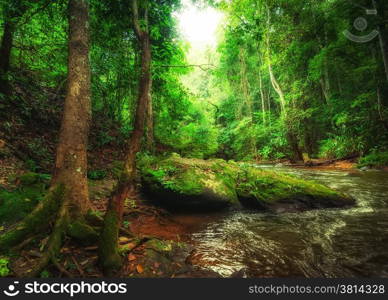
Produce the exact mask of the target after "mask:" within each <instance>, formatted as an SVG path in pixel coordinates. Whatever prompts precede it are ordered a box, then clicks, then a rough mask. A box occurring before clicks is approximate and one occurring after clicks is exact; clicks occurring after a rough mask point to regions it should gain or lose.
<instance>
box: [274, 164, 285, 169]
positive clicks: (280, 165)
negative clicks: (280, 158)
mask: <svg viewBox="0 0 388 300" xmlns="http://www.w3.org/2000/svg"><path fill="white" fill-rule="evenodd" d="M283 167H284V164H282V163H278V164H276V165H275V168H283Z"/></svg>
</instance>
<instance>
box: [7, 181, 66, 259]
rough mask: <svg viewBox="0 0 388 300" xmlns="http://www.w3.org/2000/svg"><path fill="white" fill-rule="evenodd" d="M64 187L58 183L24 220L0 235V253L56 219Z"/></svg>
mask: <svg viewBox="0 0 388 300" xmlns="http://www.w3.org/2000/svg"><path fill="white" fill-rule="evenodd" d="M63 196H64V187H63V186H62V185H57V186H55V187H54V188H52V189H50V190H49V192H48V193H47V195H46V197H45V198H44V200H43V201H41V202H40V203H39V204H38V206H37V207H36V208H35V209H34V211H33V212H32V213H31V214H30V215H29V216H28V217H26V218H25V219H24V220H23V221H21V222H20V223H18V224H17V225H16V226H15V227H14V228H13V229H11V230H9V231H7V232H6V233H4V234H2V235H1V236H0V253H1V252H7V251H9V249H11V248H12V247H13V246H16V245H18V244H20V243H21V242H23V240H25V239H26V238H28V237H29V236H31V235H33V234H36V233H38V232H41V231H42V230H44V229H46V228H47V227H48V226H49V225H50V222H51V221H53V220H54V218H55V216H56V215H57V212H58V210H59V208H60V206H61V203H62V202H63Z"/></svg>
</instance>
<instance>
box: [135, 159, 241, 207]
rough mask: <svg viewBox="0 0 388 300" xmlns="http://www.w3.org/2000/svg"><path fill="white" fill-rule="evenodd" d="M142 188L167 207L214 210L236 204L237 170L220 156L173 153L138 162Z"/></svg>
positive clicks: (150, 196)
mask: <svg viewBox="0 0 388 300" xmlns="http://www.w3.org/2000/svg"><path fill="white" fill-rule="evenodd" d="M139 165H140V169H141V177H142V186H143V191H144V193H145V194H146V195H148V196H149V198H150V199H151V200H154V201H157V202H158V203H159V204H161V205H163V206H166V207H168V208H174V209H186V210H217V209H223V208H226V207H229V206H232V205H239V201H238V198H237V194H236V190H235V187H236V179H237V173H236V170H235V169H234V168H233V167H232V166H231V165H229V164H228V163H226V162H225V161H222V160H209V161H205V160H200V159H186V158H181V157H179V156H178V155H173V156H171V157H169V158H167V159H163V160H156V159H155V160H149V161H147V163H144V162H143V163H140V164H139Z"/></svg>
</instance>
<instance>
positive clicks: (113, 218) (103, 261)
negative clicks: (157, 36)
mask: <svg viewBox="0 0 388 300" xmlns="http://www.w3.org/2000/svg"><path fill="white" fill-rule="evenodd" d="M118 224H119V217H118V216H117V214H116V213H115V212H114V211H113V210H108V211H107V213H106V215H105V218H104V226H103V229H102V232H101V234H100V240H99V245H98V259H99V264H100V265H101V267H102V269H103V270H104V273H105V274H107V275H112V273H113V272H114V271H115V270H118V269H119V268H120V267H121V265H122V258H121V256H120V253H119V249H118V246H117V241H118V238H119V237H118V233H119V231H118Z"/></svg>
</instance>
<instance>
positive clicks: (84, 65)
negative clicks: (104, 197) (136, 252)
mask: <svg viewBox="0 0 388 300" xmlns="http://www.w3.org/2000/svg"><path fill="white" fill-rule="evenodd" d="M88 6H89V5H88V0H69V56H68V87H67V95H66V99H65V105H64V112H63V117H62V123H61V129H60V135H59V143H58V146H57V154H56V162H55V169H54V173H53V179H52V182H51V185H50V189H49V191H48V193H47V194H46V196H45V198H44V200H42V201H41V202H40V203H39V205H38V206H37V207H36V208H35V210H34V211H33V212H32V213H31V214H30V215H28V217H26V219H24V220H23V221H22V222H20V223H19V224H18V226H16V227H15V228H14V229H12V230H10V231H8V232H6V233H5V234H4V235H2V236H0V251H1V250H4V249H9V247H11V246H13V245H16V244H18V243H20V242H21V241H22V240H23V239H25V238H26V236H28V235H31V234H36V233H39V232H42V230H44V229H45V228H47V227H48V226H49V225H50V222H52V221H55V224H54V227H53V230H52V233H51V235H50V238H49V240H48V242H47V244H46V246H45V252H44V254H43V256H42V258H41V259H40V262H39V263H38V264H37V265H36V267H35V268H34V269H32V270H30V271H29V272H27V274H26V276H32V277H34V276H37V275H38V274H39V272H40V271H41V270H42V269H43V268H44V267H45V266H46V265H47V263H49V262H50V261H52V262H54V263H55V262H56V258H55V256H56V254H57V253H58V252H59V250H60V247H61V244H62V237H63V235H64V234H65V233H68V234H69V235H70V236H72V237H75V238H77V239H78V240H81V242H86V241H87V240H88V239H89V238H93V239H94V241H95V240H96V236H97V234H96V232H95V231H94V229H93V228H92V227H90V226H88V225H86V224H85V220H84V217H85V215H86V213H87V212H88V210H89V208H90V207H91V205H90V202H89V196H88V184H87V161H86V151H87V142H88V133H89V123H90V69H89V13H88V11H89V10H88Z"/></svg>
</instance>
